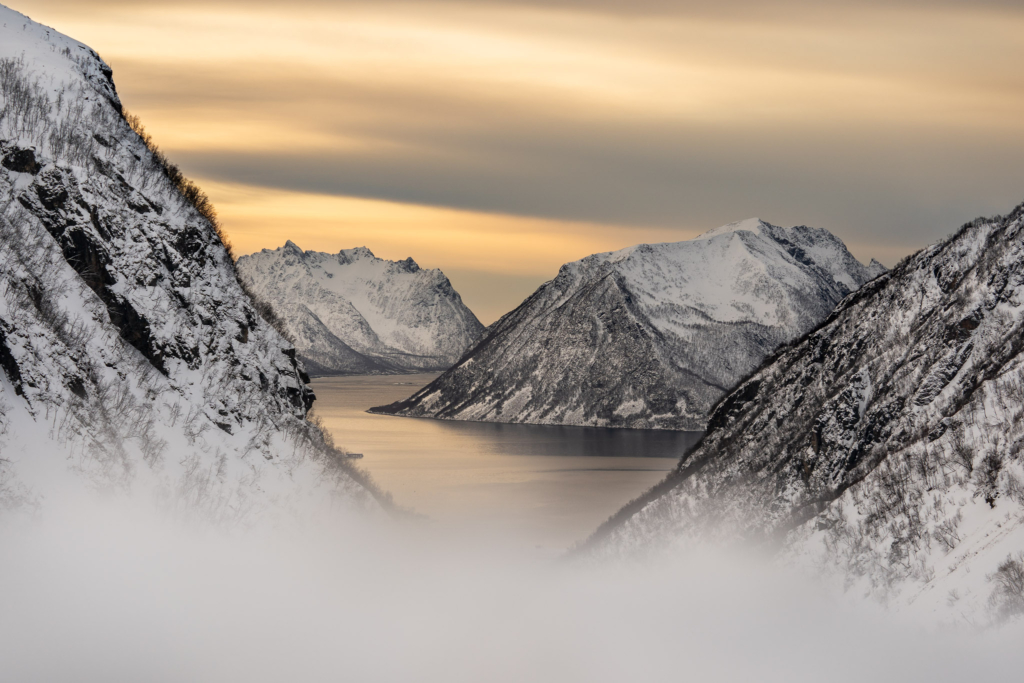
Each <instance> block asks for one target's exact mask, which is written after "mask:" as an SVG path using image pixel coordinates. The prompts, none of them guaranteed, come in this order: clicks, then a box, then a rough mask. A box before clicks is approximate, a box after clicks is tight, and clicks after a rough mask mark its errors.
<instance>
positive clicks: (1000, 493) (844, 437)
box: [590, 205, 1024, 621]
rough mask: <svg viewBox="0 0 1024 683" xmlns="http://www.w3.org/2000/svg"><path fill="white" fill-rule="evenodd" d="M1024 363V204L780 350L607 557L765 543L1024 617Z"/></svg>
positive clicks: (960, 613) (923, 598) (920, 596)
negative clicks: (712, 543)
mask: <svg viewBox="0 0 1024 683" xmlns="http://www.w3.org/2000/svg"><path fill="white" fill-rule="evenodd" d="M1022 350H1024V205H1022V206H1020V207H1018V208H1017V209H1016V210H1014V211H1013V212H1012V213H1011V214H1010V215H1009V216H1006V217H998V218H992V219H978V220H976V221H974V222H972V223H970V224H968V225H966V226H964V227H963V228H962V229H961V230H960V231H959V232H958V233H957V234H956V235H954V236H953V237H951V238H949V239H947V240H946V241H944V242H942V243H939V244H937V245H935V246H933V247H930V248H928V249H925V250H923V251H921V252H919V253H917V254H916V255H914V256H912V257H909V258H908V259H906V260H904V261H903V262H902V263H900V264H899V265H898V266H897V267H896V268H894V269H893V270H892V271H891V272H890V273H888V274H887V275H884V276H882V277H880V278H878V279H876V280H875V281H873V282H871V283H870V284H868V285H867V286H865V287H864V288H863V289H861V290H860V291H859V292H857V293H856V294H855V295H853V296H851V297H849V298H848V299H846V300H845V301H844V302H843V303H842V304H841V305H840V306H839V308H837V309H836V311H835V312H834V313H833V314H832V315H831V316H830V317H829V319H828V320H827V322H826V323H825V324H824V325H822V326H821V327H820V328H818V329H817V330H815V331H814V332H813V333H811V334H810V335H808V336H807V337H805V338H804V339H801V340H800V341H799V342H796V343H794V344H792V345H790V346H788V347H787V348H784V349H781V350H780V351H779V352H778V353H777V354H776V355H775V357H774V358H773V359H772V360H771V361H770V362H769V363H767V364H766V365H765V366H764V367H763V368H762V369H760V370H758V371H757V372H756V373H754V374H753V375H751V376H750V377H748V378H747V379H746V380H745V381H744V382H743V383H742V384H741V385H740V386H739V387H737V388H736V390H735V391H733V392H732V393H731V394H730V395H729V396H727V397H726V398H725V399H724V400H723V401H722V402H721V403H720V404H719V405H718V406H717V407H716V409H715V411H714V413H713V415H712V418H711V421H710V424H709V427H708V432H707V434H706V435H705V437H704V439H703V442H702V443H701V444H700V445H699V446H698V447H697V448H696V449H695V450H694V451H692V452H691V453H690V454H689V455H687V456H685V457H684V458H683V460H682V461H681V462H680V464H679V467H678V469H677V470H676V471H675V472H674V473H673V474H671V475H670V476H669V477H668V479H667V480H666V481H665V482H664V483H662V484H660V485H659V486H658V487H656V488H655V489H653V490H652V491H651V492H650V493H649V494H647V495H646V496H644V497H643V498H641V499H639V500H638V501H636V502H634V503H632V504H630V505H629V506H627V507H626V508H625V509H624V510H623V511H621V512H620V513H619V514H618V515H617V516H616V517H614V518H613V519H612V520H610V522H609V523H608V524H607V525H605V527H603V528H602V529H601V530H600V531H599V532H598V533H597V534H596V535H595V537H594V539H592V541H591V543H590V547H591V549H592V550H593V551H595V552H609V553H618V552H631V551H634V550H637V549H651V548H657V547H662V546H668V545H679V544H682V545H686V544H689V543H692V542H695V541H698V540H700V539H706V538H708V537H726V538H734V537H737V536H739V537H744V538H749V539H761V540H764V541H770V542H773V543H782V545H783V548H785V553H784V555H785V557H787V558H788V559H791V560H793V561H795V562H797V563H811V564H812V565H813V564H815V563H817V564H820V566H823V567H825V568H827V569H830V570H832V571H834V572H835V573H836V575H837V576H839V577H842V578H843V580H844V581H845V582H846V583H847V584H848V585H849V586H852V587H855V589H856V590H858V591H864V592H867V593H872V594H876V595H878V596H880V597H882V598H883V599H888V600H891V601H892V602H893V604H897V605H904V606H908V605H909V606H911V608H912V609H918V610H922V611H927V612H934V613H937V614H939V615H942V616H944V617H946V618H949V619H957V618H965V619H968V620H974V621H980V620H981V619H983V618H986V617H984V616H983V615H986V614H988V615H993V614H994V615H995V616H997V617H998V616H1007V615H1008V614H1010V613H1013V612H1014V611H1017V612H1019V613H1024V555H1022V554H1021V553H1022V552H1024V357H1022V356H1021V351H1022ZM989 610H992V611H991V612H990V611H989Z"/></svg>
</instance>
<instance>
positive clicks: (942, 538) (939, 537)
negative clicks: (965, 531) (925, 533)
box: [932, 510, 963, 552]
mask: <svg viewBox="0 0 1024 683" xmlns="http://www.w3.org/2000/svg"><path fill="white" fill-rule="evenodd" d="M961 520H963V515H962V514H961V512H960V511H959V510H957V511H956V515H954V516H953V517H950V518H949V519H947V520H945V521H943V522H942V523H941V524H939V525H938V526H937V527H935V531H933V532H932V538H934V539H935V540H936V541H938V542H939V543H940V544H941V545H942V546H943V547H945V549H946V552H950V551H952V550H953V549H954V548H956V546H957V544H958V543H960V534H959V533H957V529H958V528H959V527H960V522H961Z"/></svg>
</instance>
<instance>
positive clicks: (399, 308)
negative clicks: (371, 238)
mask: <svg viewBox="0 0 1024 683" xmlns="http://www.w3.org/2000/svg"><path fill="white" fill-rule="evenodd" d="M238 272H239V274H240V276H241V277H242V279H243V281H244V282H245V283H246V284H247V285H248V286H249V288H250V289H251V290H252V291H253V292H254V293H256V294H257V295H258V296H260V297H261V298H263V299H265V300H266V301H268V302H269V303H271V304H272V305H273V306H274V307H275V309H276V310H278V311H279V312H280V315H281V317H282V318H283V319H284V323H285V325H286V327H287V329H288V331H289V333H290V334H291V335H292V337H293V338H294V340H295V346H296V348H297V349H298V352H299V355H300V356H301V357H302V359H303V360H304V361H305V362H306V364H307V365H308V366H309V368H310V370H311V372H315V373H316V374H324V375H329V374H377V373H402V372H422V371H431V370H446V369H448V368H449V367H451V366H452V365H453V364H454V363H455V362H456V361H457V360H459V358H460V357H461V356H462V354H463V353H465V352H466V349H468V348H469V346H470V345H471V344H473V342H475V341H476V340H477V339H478V338H479V337H480V334H481V332H483V325H481V324H480V321H479V320H477V319H476V316H475V315H473V312H472V311H470V310H469V309H468V308H466V306H465V304H463V303H462V297H460V296H459V294H458V292H456V291H455V290H454V289H453V288H452V286H451V283H450V282H449V281H448V278H446V277H445V276H444V273H442V272H441V271H440V270H437V269H431V270H423V269H422V268H420V267H419V266H418V265H417V264H416V262H415V261H413V260H412V259H411V258H409V259H406V260H404V261H386V260H384V259H379V258H376V257H375V256H374V255H373V254H372V253H371V252H370V250H369V249H367V248H366V247H360V248H358V249H344V250H342V251H340V252H338V253H337V254H325V253H322V252H315V251H303V250H302V249H300V248H299V247H298V246H296V245H295V244H294V243H293V242H288V243H287V244H286V245H285V246H283V247H281V248H280V249H275V250H273V251H271V250H269V249H264V250H263V251H261V252H259V253H256V254H252V255H251V256H243V257H242V258H240V259H238Z"/></svg>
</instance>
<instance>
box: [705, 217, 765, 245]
mask: <svg viewBox="0 0 1024 683" xmlns="http://www.w3.org/2000/svg"><path fill="white" fill-rule="evenodd" d="M768 226H769V224H768V223H766V222H765V221H762V220H761V219H760V218H747V219H745V220H742V221H735V222H733V223H727V224H725V225H722V226H719V227H717V228H712V229H711V230H708V231H707V232H704V233H701V234H700V235H699V236H697V237H696V238H695V239H698V240H701V239H711V238H712V237H718V236H719V235H727V234H729V233H733V232H741V231H743V232H752V233H760V232H761V230H762V229H763V228H765V227H768Z"/></svg>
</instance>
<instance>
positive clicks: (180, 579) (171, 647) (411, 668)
mask: <svg viewBox="0 0 1024 683" xmlns="http://www.w3.org/2000/svg"><path fill="white" fill-rule="evenodd" d="M386 381H388V382H401V381H408V380H403V379H401V378H399V379H396V378H387V379H386ZM378 390H379V386H378V388H377V389H373V390H372V391H371V393H373V392H377V391H378ZM410 390H411V389H410V387H409V386H408V385H406V386H401V385H398V386H397V387H396V388H393V391H395V392H400V393H403V394H404V393H406V392H407V391H410ZM318 391H320V392H321V397H322V398H323V393H324V392H323V385H322V384H321V385H319V386H318ZM367 391H370V390H367ZM355 393H357V394H358V391H356V392H355ZM385 393H386V392H385ZM374 395H376V394H374ZM364 398H365V397H364ZM361 400H362V399H358V398H357V399H355V403H353V404H352V405H353V406H355V405H356V404H357V403H359V402H360V401H361ZM321 405H326V406H327V407H328V408H330V406H332V405H333V406H334V413H333V414H334V417H333V418H330V414H331V411H330V410H325V411H324V413H326V415H325V420H326V421H327V422H328V423H329V424H330V423H331V420H332V419H333V420H334V421H335V422H334V423H333V425H334V430H335V436H336V438H337V439H338V441H339V443H341V444H345V443H346V440H345V438H344V437H345V434H346V431H345V429H347V430H348V431H347V434H348V436H350V437H352V441H351V442H350V443H352V444H354V445H358V444H359V443H360V441H361V439H363V438H370V436H372V434H373V433H374V431H375V430H376V432H377V436H376V437H375V438H376V439H377V441H375V442H372V443H371V442H370V441H366V442H363V443H366V444H371V445H374V444H375V448H377V449H379V450H377V451H376V453H377V456H378V457H380V460H378V462H377V464H376V465H375V466H374V467H376V470H375V471H374V473H375V474H376V475H378V479H379V480H380V481H381V482H382V483H384V484H385V488H390V487H391V485H392V484H394V483H395V482H398V483H399V484H400V485H402V486H407V485H410V482H414V481H415V480H417V479H419V480H420V481H421V482H423V484H422V488H421V491H422V492H423V493H422V495H421V497H420V498H419V499H418V500H419V501H420V502H421V503H423V504H424V506H425V507H426V508H427V509H426V510H423V509H421V510H420V512H427V513H433V515H432V517H431V519H423V518H405V519H390V518H386V517H384V516H377V517H373V516H363V515H361V514H358V513H354V512H352V511H344V510H338V511H337V514H335V515H333V516H328V517H326V518H325V517H323V516H318V517H317V518H316V519H315V520H313V519H309V518H304V517H302V516H298V515H297V516H295V517H288V516H286V515H285V516H276V517H275V516H266V517H265V519H267V520H274V521H272V522H266V523H264V524H263V525H261V526H256V527H250V528H244V529H243V528H237V527H224V526H216V525H214V524H206V523H204V522H202V521H197V520H196V519H195V518H194V517H192V516H188V517H187V519H186V518H182V517H173V516H170V515H169V514H168V513H165V512H161V511H160V510H161V509H162V508H161V504H162V503H161V501H157V500H151V499H150V498H148V497H147V496H146V495H144V494H143V493H141V492H138V491H137V492H136V493H135V494H134V495H131V496H127V495H123V494H122V495H116V496H109V495H107V496H102V495H100V494H93V493H86V492H83V491H82V490H81V488H76V489H75V490H69V491H68V492H67V493H66V494H61V495H54V496H52V497H51V498H50V499H48V500H46V501H45V502H44V504H43V506H42V508H41V511H40V512H39V514H38V515H37V516H36V517H33V518H25V517H17V516H13V517H12V516H8V517H6V518H3V519H0V548H2V555H0V586H3V587H4V588H3V592H2V593H0V596H2V603H0V680H2V681H8V680H10V681H19V682H22V683H35V682H37V681H38V682H46V683H50V682H52V681H75V682H76V683H77V682H81V683H93V682H96V683H119V682H121V681H124V682H132V683H135V682H137V681H146V682H147V683H150V682H153V683H163V682H168V683H170V682H175V683H177V682H181V681H189V682H190V683H191V682H196V683H207V682H209V683H221V682H224V683H235V682H237V681H246V683H263V682H266V683H277V682H280V681H295V682H301V683H317V682H320V681H323V682H325V683H327V682H331V683H335V682H337V681H359V682H362V681H382V682H392V681H393V682H396V683H406V682H409V681H417V682H420V681H423V682H433V681H438V682H442V681H443V682H445V683H451V682H455V683H459V682H463V681H465V682H467V683H470V682H472V683H478V682H480V681H487V682H488V683H490V682H496V683H503V682H506V681H508V682H513V681H515V682H519V681H541V682H546V681H551V682H553V683H554V682H558V683H564V682H566V681H587V682H597V683H601V682H604V681H608V682H621V681H633V680H640V681H655V682H656V681H673V682H676V681H691V680H692V681H701V682H703V681H758V682H772V681H786V682H787V683H789V682H796V683H799V682H802V681H807V682H811V681H813V682H814V683H820V682H821V681H829V682H830V683H832V682H840V683H842V682H844V681H850V682H854V681H856V682H858V683H859V682H862V681H908V680H910V681H916V680H927V681H962V680H993V681H995V680H1015V678H1016V677H1019V674H1020V671H1021V670H1022V667H1024V648H1021V647H1020V643H1021V642H1024V623H1017V624H1015V625H1011V626H1010V627H1007V628H1004V629H1002V630H994V631H979V630H974V629H971V628H970V627H968V626H960V627H956V628H953V627H940V626H936V625H935V624H934V623H931V622H930V621H928V620H927V619H926V618H925V617H922V616H920V615H917V616H912V615H909V614H901V613H891V612H887V611H886V610H885V609H884V608H883V607H881V606H880V605H878V604H876V603H873V602H869V601H867V600H865V599H862V598H861V597H860V596H858V595H853V594H848V593H846V594H844V593H843V592H842V591H841V590H840V589H839V588H838V587H836V586H834V585H832V584H830V583H826V582H822V581H818V580H817V579H816V578H815V577H813V576H808V575H807V574H805V573H800V572H797V571H795V570H792V569H788V568H786V567H782V566H779V565H778V564H777V563H774V562H772V561H771V560H769V559H768V558H765V557H762V556H759V555H757V554H754V553H752V552H746V551H744V550H742V549H738V548H730V549H721V548H706V549H703V550H701V551H698V552H694V551H691V552H690V553H689V554H680V553H675V554H673V553H670V552H666V553H664V554H661V555H658V556H648V557H645V558H643V559H638V558H623V559H617V560H601V561H597V560H593V559H584V558H579V557H567V556H566V555H565V554H564V553H563V552H562V548H564V547H565V545H564V544H563V545H557V544H556V543H555V541H561V540H562V539H563V538H567V537H569V536H570V535H572V538H571V539H570V540H578V539H580V538H582V537H583V536H585V535H586V534H587V533H589V532H590V531H592V530H593V526H585V528H584V525H589V524H590V523H591V518H595V519H597V521H600V520H602V519H604V518H605V517H607V515H608V514H611V513H612V512H614V509H615V507H616V505H618V504H619V503H618V501H616V500H614V499H613V498H614V496H616V495H617V496H623V497H626V498H627V499H628V498H629V497H632V496H633V495H635V494H634V493H633V492H632V490H633V489H634V488H636V489H637V490H636V492H637V493H638V492H639V491H640V490H642V489H643V488H644V487H645V485H646V484H644V482H641V481H634V480H631V479H630V477H632V476H633V474H634V473H635V472H636V471H640V472H644V473H645V474H647V475H650V476H651V477H652V479H655V480H656V479H660V477H661V476H663V472H662V471H661V470H660V469H651V470H648V471H646V472H645V471H644V470H643V468H642V467H636V466H634V467H633V468H632V469H630V468H629V467H626V465H625V464H623V465H622V466H621V467H620V466H618V465H616V464H615V463H617V462H619V461H623V463H628V462H634V463H642V462H644V461H646V460H651V461H652V462H653V461H657V462H660V463H663V464H664V466H665V468H666V469H667V468H669V467H671V466H672V465H673V464H674V462H675V461H674V459H671V458H644V457H633V458H630V457H627V456H625V455H621V454H611V455H607V456H604V457H594V456H591V457H588V456H569V455H538V454H537V453H533V454H529V453H525V454H518V455H517V454H515V453H514V452H513V453H509V452H506V450H507V444H506V445H502V443H503V442H502V441H501V439H498V440H497V441H493V442H492V445H493V447H494V452H490V453H478V454H477V458H476V461H474V462H475V463H476V464H475V465H473V462H471V461H470V460H469V455H468V453H467V452H461V454H460V450H459V449H464V448H468V446H466V444H467V443H475V444H477V445H479V444H480V443H483V442H482V441H481V440H480V437H479V434H475V435H474V436H473V437H472V439H470V440H469V441H467V442H462V443H460V442H459V440H458V439H457V438H453V439H451V440H449V441H446V442H441V443H433V444H431V443H428V442H426V441H424V440H423V439H422V434H423V432H413V433H414V434H416V433H418V434H420V437H421V438H420V441H421V443H420V448H419V449H417V450H416V451H415V452H413V453H407V454H405V455H402V454H401V453H400V448H399V445H400V444H403V443H404V444H409V443H414V442H415V439H413V440H410V439H409V437H408V435H406V436H402V435H401V430H402V429H405V428H406V427H405V426H404V425H417V424H418V425H419V426H418V427H417V426H413V427H408V428H409V429H414V430H415V429H433V428H435V427H436V428H439V429H447V428H448V425H445V424H444V423H436V422H425V421H418V420H402V419H398V418H382V417H375V416H365V419H366V420H367V422H365V423H362V426H360V424H361V423H360V422H359V420H360V419H364V418H358V417H356V416H357V415H363V414H362V412H361V411H356V412H353V413H352V414H348V416H347V417H346V416H345V415H346V413H345V410H348V409H347V408H344V406H342V407H339V404H338V403H337V402H334V403H332V402H331V401H330V400H328V401H325V402H324V403H323V404H321ZM350 407H351V406H350ZM343 408H344V409H343ZM321 410H323V409H322V408H321ZM353 410H354V408H353ZM381 421H383V423H386V424H393V425H395V427H394V428H393V431H392V432H391V434H390V436H389V435H388V433H387V432H381V431H380V426H379V425H380V424H382V422H381ZM424 425H426V426H424ZM342 427H345V429H343V428H342ZM363 429H366V430H367V431H366V433H362V432H361V430H363ZM396 433H397V434H398V436H395V434H396ZM451 433H454V434H458V433H459V432H458V429H457V428H456V430H453V431H452V432H451ZM506 433H507V432H506ZM513 433H515V431H514V430H513ZM529 433H530V432H523V434H529ZM553 433H554V432H553ZM492 436H493V434H492ZM638 436H639V435H634V437H638ZM388 439H397V441H395V440H393V441H392V442H391V447H390V448H392V449H393V451H391V452H390V455H389V454H388V453H389V451H388V449H387V448H385V445H386V444H387V443H388ZM517 439H518V437H517ZM513 441H517V440H516V439H514V440H513ZM527 441H529V439H527ZM542 442H543V439H541V441H540V442H536V441H533V442H531V443H532V445H529V446H524V445H522V444H520V446H518V447H519V448H535V449H536V448H541V447H540V446H538V445H537V444H538V443H542ZM360 447H363V446H360ZM353 450H354V449H353ZM367 450H368V452H367V455H366V458H365V460H366V461H368V462H370V463H373V460H372V457H373V456H372V455H371V453H370V452H369V449H367ZM499 451H500V452H499ZM439 453H448V455H449V457H450V458H452V459H450V460H446V459H445V458H443V457H441V456H440V455H439ZM417 456H418V457H420V458H421V461H420V462H421V467H420V468H419V469H418V470H417V468H416V467H415V462H414V460H415V457H417ZM517 458H521V459H524V460H517ZM591 461H593V462H591ZM494 462H498V463H499V464H498V465H494V464H493V463H494ZM545 462H546V463H552V462H553V463H555V464H556V465H558V464H559V463H563V462H565V463H572V462H576V463H580V464H578V465H576V466H572V465H570V466H568V467H561V466H556V467H552V468H551V469H553V470H559V469H564V470H567V472H563V473H561V474H559V473H558V472H551V471H547V470H545V469H544V466H543V463H545ZM597 462H605V463H611V464H612V465H611V466H609V467H606V468H605V469H604V470H603V474H602V476H606V480H605V484H606V486H605V488H603V489H602V488H600V487H598V488H597V490H596V491H589V492H586V491H584V492H578V491H577V492H576V493H572V489H573V488H574V487H578V486H581V485H590V486H594V485H595V482H597V483H600V479H599V478H595V477H596V475H595V474H594V472H591V470H599V469H600V468H597V467H596V466H595V465H594V463H597ZM389 463H390V465H388V464H389ZM488 463H491V464H490V465H488ZM516 463H519V464H518V465H516V466H515V467H514V466H513V465H515V464H516ZM385 465H388V466H385ZM388 467H390V468H391V470H390V471H391V474H392V475H393V479H391V480H389V479H388V476H389V475H388V474H387V472H388V471H389V470H388ZM431 467H433V468H435V469H437V470H439V471H440V474H438V473H437V472H435V475H434V476H433V478H431V476H430V469H431ZM459 467H468V468H469V470H470V471H468V472H463V474H462V478H461V479H460V478H459V477H456V476H455V475H456V473H458V471H459ZM474 467H475V468H476V470H474V469H473V468H474ZM516 467H518V468H519V469H516ZM403 468H407V469H409V471H408V472H406V473H405V474H402V470H403ZM371 469H372V468H371ZM562 474H566V475H567V476H566V477H564V478H559V477H561V475H562ZM513 475H515V476H513ZM556 475H558V476H556ZM502 477H509V478H510V479H508V481H506V482H505V484H506V485H504V486H502V485H500V483H501V479H502ZM403 482H404V483H403ZM623 482H625V483H623ZM409 490H413V489H412V488H410V489H409ZM473 490H478V495H477V496H476V497H474V496H473V495H470V492H471V491H473ZM609 491H611V492H612V495H611V496H609ZM402 493H404V492H399V494H397V495H396V499H397V500H398V502H399V503H406V504H407V503H408V500H407V499H406V498H405V497H404V496H403V495H401V494H402ZM558 495H562V496H567V497H568V498H569V500H568V501H567V502H565V503H564V505H563V507H562V508H559V507H557V506H554V507H553V505H554V503H552V502H550V500H549V499H550V497H552V496H558ZM446 499H447V500H448V501H449V503H450V504H449V505H445V504H442V503H443V501H444V500H446ZM531 499H532V500H535V501H545V500H549V502H548V504H547V505H537V506H531V505H530V501H531ZM602 499H603V501H604V502H603V503H600V501H601V500H602ZM515 505H519V506H520V510H519V514H520V517H521V522H522V523H519V524H516V523H514V521H515V520H514V515H513V512H514V506H515ZM602 505H603V506H604V507H601V506H602ZM559 509H561V510H562V511H563V513H562V515H561V517H560V516H559V514H558V511H559ZM545 515H549V516H550V517H548V518H547V519H549V520H550V521H549V524H550V526H551V527H552V528H553V531H551V532H548V533H543V529H542V527H543V523H544V521H545V519H546V518H545ZM460 517H461V518H464V519H461V521H463V522H466V523H460ZM474 521H475V522H476V523H472V522H474ZM579 529H583V533H578V531H579ZM573 534H575V535H573ZM539 539H545V541H546V542H551V545H549V546H547V547H546V548H545V549H544V551H542V552H538V551H537V550H536V547H535V546H536V545H537V543H536V542H537V541H538V540H539Z"/></svg>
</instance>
